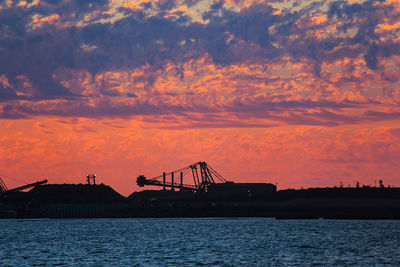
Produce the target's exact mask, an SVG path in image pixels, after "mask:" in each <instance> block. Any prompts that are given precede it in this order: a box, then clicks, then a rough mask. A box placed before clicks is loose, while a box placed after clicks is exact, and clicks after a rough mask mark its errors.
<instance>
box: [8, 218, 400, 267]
mask: <svg viewBox="0 0 400 267" xmlns="http://www.w3.org/2000/svg"><path fill="white" fill-rule="evenodd" d="M399 226H400V221H340V220H292V221H279V220H274V219H263V218H241V219H235V218H228V219H79V220H0V229H1V231H0V240H1V243H0V248H1V249H0V259H1V263H0V265H1V266H71V265H73V266H113V265H115V266H160V265H161V266H180V265H183V266H232V265H235V266H236V265H239V266H349V265H351V266H387V265H391V266H400V252H399V250H398V248H399V247H400V227H399Z"/></svg>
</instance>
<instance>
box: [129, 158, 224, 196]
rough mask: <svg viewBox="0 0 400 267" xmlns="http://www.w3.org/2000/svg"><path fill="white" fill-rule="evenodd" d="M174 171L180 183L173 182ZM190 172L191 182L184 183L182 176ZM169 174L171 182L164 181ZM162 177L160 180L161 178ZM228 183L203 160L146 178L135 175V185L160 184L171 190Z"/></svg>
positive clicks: (188, 189)
mask: <svg viewBox="0 0 400 267" xmlns="http://www.w3.org/2000/svg"><path fill="white" fill-rule="evenodd" d="M175 173H180V183H179V182H175V180H174V179H175V177H174V176H175ZM190 173H191V174H192V177H193V182H194V183H193V184H184V183H183V177H184V176H185V175H187V174H190ZM167 175H168V176H169V175H170V176H171V182H167V181H166V176H167ZM161 178H162V180H161ZM216 181H217V182H219V183H229V182H227V181H226V180H225V179H224V178H223V177H222V176H221V175H220V174H219V173H218V172H216V171H215V170H214V169H213V168H212V167H211V166H210V165H208V164H207V163H206V162H204V161H199V162H197V163H195V164H192V165H189V166H187V167H184V168H182V169H179V170H175V171H172V172H169V173H165V172H164V173H163V174H162V175H160V176H157V177H154V178H151V179H147V178H146V177H145V176H144V175H139V176H138V177H137V180H136V182H137V185H138V186H140V187H143V186H145V185H154V186H162V187H163V189H164V190H165V189H166V188H167V187H168V188H171V190H175V188H177V189H180V190H182V191H185V190H186V191H194V192H205V191H207V187H208V186H209V185H212V184H216Z"/></svg>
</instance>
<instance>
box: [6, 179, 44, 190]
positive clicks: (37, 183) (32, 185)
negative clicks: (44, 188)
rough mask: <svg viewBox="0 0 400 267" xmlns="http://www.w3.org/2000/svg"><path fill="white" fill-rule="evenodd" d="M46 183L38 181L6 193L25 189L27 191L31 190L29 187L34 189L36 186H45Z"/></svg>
mask: <svg viewBox="0 0 400 267" xmlns="http://www.w3.org/2000/svg"><path fill="white" fill-rule="evenodd" d="M46 183H47V180H43V181H38V182H35V183H31V184H26V185H23V186H19V187H16V188H13V189H10V190H8V191H7V192H15V191H22V190H25V189H28V188H31V187H35V186H38V185H42V184H46Z"/></svg>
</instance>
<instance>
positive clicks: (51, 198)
mask: <svg viewBox="0 0 400 267" xmlns="http://www.w3.org/2000/svg"><path fill="white" fill-rule="evenodd" d="M29 194H30V197H31V199H34V200H36V201H43V202H62V203H70V202H73V203H98V202H121V201H124V200H125V197H123V196H122V195H120V194H119V193H118V192H116V191H115V190H114V189H112V188H111V187H110V186H107V185H104V184H100V185H88V184H48V185H41V186H37V187H35V188H33V189H32V190H31V191H29Z"/></svg>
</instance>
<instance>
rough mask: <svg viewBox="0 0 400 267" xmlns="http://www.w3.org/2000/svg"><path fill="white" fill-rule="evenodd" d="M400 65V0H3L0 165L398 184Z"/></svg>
mask: <svg viewBox="0 0 400 267" xmlns="http://www.w3.org/2000/svg"><path fill="white" fill-rule="evenodd" d="M399 79H400V1H399V0H386V1H383V0H382V1H372V0H370V1H361V0H360V1H358V0H350V1H337V0H334V1H331V0H322V1H321V0H318V1H312V0H311V1H309V0H303V1H297V0H294V1H292V0H284V1H280V0H276V1H275V0H272V1H264V0H255V1H246V0H215V1H214V0H200V1H196V0H158V1H157V0H154V1H151V0H136V1H128V0H95V1H86V0H33V1H11V0H0V177H1V178H3V180H4V181H5V183H6V184H7V186H8V187H9V188H12V187H16V186H20V185H22V184H25V183H30V182H34V181H38V180H42V179H48V180H49V182H50V183H85V175H86V174H87V173H96V175H97V182H98V183H104V184H107V185H110V186H111V187H113V188H114V189H115V190H117V191H118V192H120V193H121V194H123V195H126V196H127V195H129V194H130V193H132V192H133V191H137V190H142V188H139V187H137V185H136V177H137V176H138V175H139V174H144V175H145V176H147V177H148V178H151V177H154V176H158V175H160V174H162V172H163V171H167V172H168V171H172V170H175V169H179V168H181V167H185V166H188V165H190V164H192V163H195V162H198V161H206V162H207V163H209V164H210V165H211V166H212V167H213V168H214V169H215V170H216V171H218V172H219V173H220V174H221V175H222V176H223V177H225V178H226V179H227V180H231V181H235V182H268V183H274V184H277V186H278V189H284V188H301V187H304V188H308V187H325V186H339V185H340V184H343V186H345V187H347V186H349V185H350V186H355V183H356V181H359V182H360V184H362V185H363V184H364V185H371V186H373V185H374V183H375V181H376V180H380V179H382V180H383V182H384V184H385V185H392V186H400V179H399V177H400V169H399V160H400V142H399V141H400V90H399V89H400V88H399V85H400V82H399V81H400V80H399ZM185 179H188V183H189V179H190V177H188V178H186V177H185ZM185 182H186V180H185ZM147 189H151V188H147Z"/></svg>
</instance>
